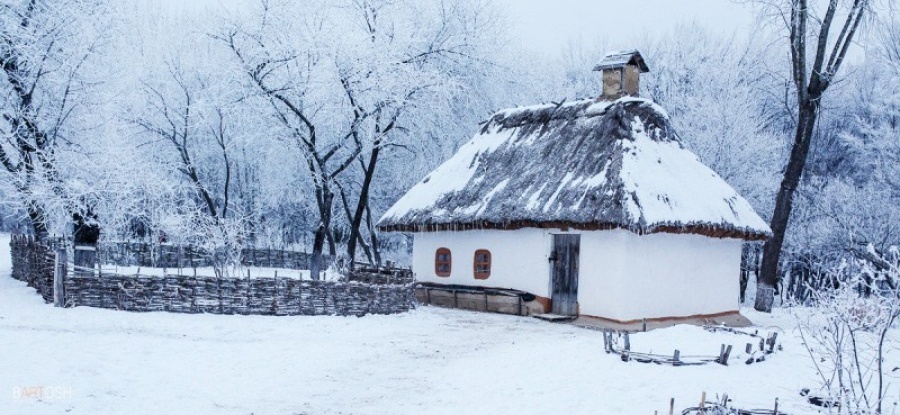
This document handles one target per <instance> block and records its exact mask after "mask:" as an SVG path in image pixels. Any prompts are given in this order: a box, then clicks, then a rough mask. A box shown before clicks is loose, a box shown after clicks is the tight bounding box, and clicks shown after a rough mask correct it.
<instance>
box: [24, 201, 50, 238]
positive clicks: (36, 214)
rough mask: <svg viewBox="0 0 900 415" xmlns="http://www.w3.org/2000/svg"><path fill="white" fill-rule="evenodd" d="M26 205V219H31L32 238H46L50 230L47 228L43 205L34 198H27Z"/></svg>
mask: <svg viewBox="0 0 900 415" xmlns="http://www.w3.org/2000/svg"><path fill="white" fill-rule="evenodd" d="M26 205H27V206H26V210H27V211H28V219H29V220H30V221H31V229H32V231H33V232H34V238H35V239H37V240H39V241H44V240H46V239H47V237H48V236H50V232H49V231H48V230H47V223H46V216H45V214H44V207H43V206H41V204H40V203H38V202H37V201H34V200H29V201H28V202H27V203H26Z"/></svg>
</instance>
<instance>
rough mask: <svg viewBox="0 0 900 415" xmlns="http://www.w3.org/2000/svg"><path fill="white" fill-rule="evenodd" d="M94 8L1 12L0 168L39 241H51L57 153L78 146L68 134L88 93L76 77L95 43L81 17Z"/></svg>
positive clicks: (76, 4)
mask: <svg viewBox="0 0 900 415" xmlns="http://www.w3.org/2000/svg"><path fill="white" fill-rule="evenodd" d="M97 6H98V4H96V2H91V1H86V0H66V1H47V0H23V1H6V2H3V3H2V4H0V22H2V23H0V74H2V80H0V82H2V86H0V87H2V90H3V92H2V94H3V97H4V98H3V99H2V101H0V135H2V136H3V140H2V142H0V164H2V166H3V169H4V170H5V173H8V175H5V176H6V177H5V178H4V180H8V181H9V182H10V183H11V184H12V187H13V188H14V189H15V192H16V193H17V195H18V196H19V198H21V200H22V203H23V205H24V208H25V210H26V212H27V214H28V218H29V220H30V222H31V225H32V229H33V232H34V234H35V235H36V236H38V237H44V236H46V235H47V233H48V217H47V206H46V204H47V202H48V198H56V197H58V196H59V194H61V193H62V186H61V180H60V177H59V174H60V171H59V169H58V166H57V164H56V156H57V154H56V152H57V150H58V149H59V148H60V146H62V145H67V144H71V143H73V142H75V141H76V140H74V137H72V136H71V135H69V136H67V131H66V127H67V126H69V125H70V124H71V123H72V117H73V113H75V111H76V109H77V108H78V107H79V106H80V105H82V104H83V102H82V101H81V98H83V97H84V93H85V92H86V88H87V86H88V85H87V84H86V82H85V80H84V78H83V77H82V76H81V75H82V71H83V67H84V65H85V62H86V61H87V60H88V58H89V57H91V55H92V54H93V53H94V52H95V49H96V48H97V44H98V43H97V41H98V39H100V37H99V36H97V37H94V36H92V33H91V31H90V30H88V29H87V26H86V25H85V20H86V19H85V17H86V16H87V14H86V12H87V11H88V10H92V9H95V8H96V7H97ZM101 14H102V13H101ZM69 132H71V131H69ZM42 186H43V187H45V188H47V187H49V188H50V189H51V190H49V191H48V190H44V191H42V190H40V187H42Z"/></svg>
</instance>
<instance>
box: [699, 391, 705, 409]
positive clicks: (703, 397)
mask: <svg viewBox="0 0 900 415" xmlns="http://www.w3.org/2000/svg"><path fill="white" fill-rule="evenodd" d="M700 413H701V414H705V413H706V391H703V393H702V394H701V395H700Z"/></svg>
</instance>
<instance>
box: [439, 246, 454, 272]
mask: <svg viewBox="0 0 900 415" xmlns="http://www.w3.org/2000/svg"><path fill="white" fill-rule="evenodd" d="M452 264H453V257H452V256H451V255H450V250H449V249H447V248H438V250H437V251H435V253H434V273H435V274H437V276H438V277H449V276H450V270H451V269H452Z"/></svg>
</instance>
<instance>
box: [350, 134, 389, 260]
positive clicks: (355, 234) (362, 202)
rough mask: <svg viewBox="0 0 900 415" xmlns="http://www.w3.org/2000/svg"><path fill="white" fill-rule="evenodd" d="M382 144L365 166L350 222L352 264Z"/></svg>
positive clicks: (373, 151) (376, 145)
mask: <svg viewBox="0 0 900 415" xmlns="http://www.w3.org/2000/svg"><path fill="white" fill-rule="evenodd" d="M379 145H380V143H379V142H377V141H376V142H375V147H374V148H373V149H372V154H371V155H370V156H369V163H368V165H366V166H365V170H364V172H365V177H364V178H363V183H362V188H361V189H360V190H359V200H358V201H357V202H356V212H353V218H352V220H351V222H350V241H349V242H348V243H347V256H348V257H350V262H351V263H352V262H353V260H354V259H356V240H357V238H359V237H360V229H359V228H360V227H361V226H362V220H363V213H364V212H365V210H366V208H367V207H368V206H369V188H370V187H371V185H372V178H373V176H375V165H376V163H378V153H379V151H380V149H381V147H379Z"/></svg>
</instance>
